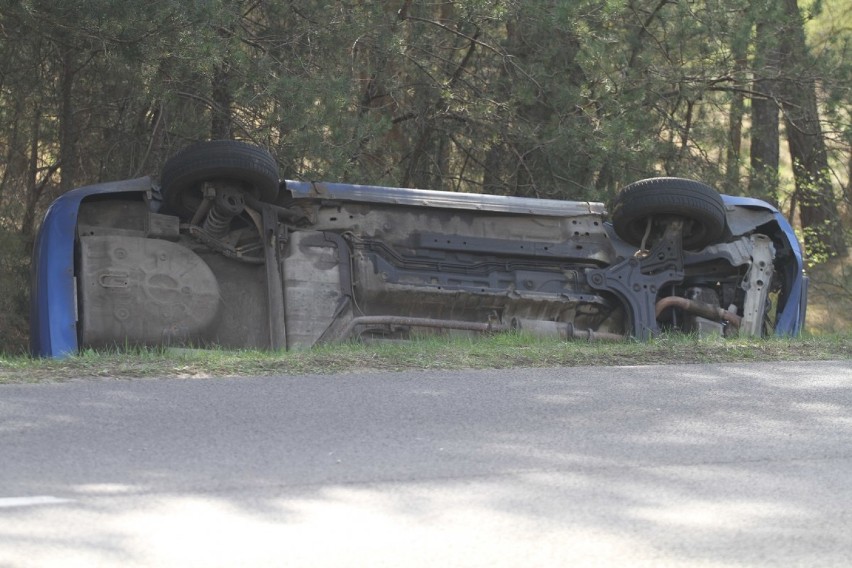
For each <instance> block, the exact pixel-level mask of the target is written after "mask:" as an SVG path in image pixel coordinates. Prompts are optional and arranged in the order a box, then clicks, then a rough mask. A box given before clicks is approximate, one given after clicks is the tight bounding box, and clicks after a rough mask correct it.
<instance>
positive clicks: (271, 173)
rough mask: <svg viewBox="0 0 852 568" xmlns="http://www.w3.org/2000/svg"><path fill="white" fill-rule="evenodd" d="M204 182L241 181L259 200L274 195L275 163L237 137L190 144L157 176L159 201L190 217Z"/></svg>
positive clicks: (266, 154) (271, 198) (167, 163)
mask: <svg viewBox="0 0 852 568" xmlns="http://www.w3.org/2000/svg"><path fill="white" fill-rule="evenodd" d="M208 181H231V182H237V183H241V184H243V185H244V186H245V188H246V191H247V192H249V193H250V194H251V195H253V196H254V197H256V198H257V199H260V200H261V201H267V202H271V201H274V200H275V198H276V197H277V196H278V184H279V179H278V163H277V162H276V161H275V158H273V157H272V155H271V154H270V153H269V152H267V151H266V150H264V149H263V148H259V147H257V146H253V145H251V144H246V143H245V142H239V141H237V140H211V141H209V142H201V143H199V144H195V145H194V146H190V147H188V148H186V149H184V150H182V151H181V152H180V153H178V154H176V155H174V156H172V157H171V158H169V160H168V161H167V162H166V165H165V166H164V167H163V171H162V174H161V175H160V188H161V190H162V193H163V201H164V202H165V204H166V207H167V208H168V210H169V211H171V212H173V213H175V214H177V215H179V216H180V217H183V218H185V219H187V218H190V217H192V215H193V214H194V213H195V210H196V209H197V208H198V206H199V205H200V203H201V200H202V198H203V196H202V193H201V190H202V184H203V183H204V182H208Z"/></svg>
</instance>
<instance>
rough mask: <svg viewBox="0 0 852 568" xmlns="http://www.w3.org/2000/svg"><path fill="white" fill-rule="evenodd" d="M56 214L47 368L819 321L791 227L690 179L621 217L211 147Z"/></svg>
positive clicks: (48, 270)
mask: <svg viewBox="0 0 852 568" xmlns="http://www.w3.org/2000/svg"><path fill="white" fill-rule="evenodd" d="M51 211H52V212H48V215H47V217H46V218H45V225H44V227H43V228H42V232H41V233H40V236H39V241H38V243H37V246H36V252H35V257H34V263H33V264H34V269H35V271H36V274H35V278H34V292H33V304H34V311H33V325H32V328H33V334H32V345H33V351H34V353H36V354H40V355H46V356H59V355H62V354H66V353H69V352H73V351H77V350H79V349H81V348H88V347H95V348H97V347H105V346H115V345H119V346H122V345H154V346H158V345H190V346H196V347H205V346H221V347H226V348H259V349H275V350H277V349H285V348H287V349H299V348H309V347H312V346H314V345H318V344H323V343H330V342H340V341H348V340H354V339H360V340H399V339H409V338H411V337H414V336H419V335H424V334H435V333H440V334H475V333H486V332H499V331H508V330H520V331H523V332H528V333H532V334H535V335H546V336H556V337H562V338H565V339H586V340H622V339H627V338H635V339H640V340H642V339H647V338H650V337H652V336H654V335H657V334H659V333H660V332H662V331H666V330H675V331H679V332H684V333H695V334H698V335H702V336H706V335H715V336H720V337H724V336H732V335H735V334H746V335H750V336H765V335H772V334H778V335H795V334H797V333H799V332H800V331H801V328H802V325H803V322H804V316H805V306H806V297H807V296H806V291H807V279H806V278H805V277H804V276H803V273H802V254H801V248H800V247H799V244H798V242H797V241H796V238H795V235H794V234H793V230H792V228H790V226H789V224H788V223H787V221H786V220H785V219H784V217H783V216H782V215H781V214H780V213H779V212H778V211H777V210H776V209H774V208H773V207H772V206H770V205H768V204H765V203H763V202H760V201H757V200H754V199H749V198H742V197H730V196H720V195H719V194H718V193H716V191H715V190H713V189H712V188H710V187H709V186H706V185H704V184H702V183H699V182H696V181H692V180H684V179H679V178H651V179H648V180H642V181H640V182H636V183H634V184H631V185H630V186H628V187H627V188H625V189H624V190H623V191H622V192H621V193H620V194H619V196H618V197H617V198H616V200H615V202H614V205H613V208H612V215H611V216H610V215H608V213H607V211H606V208H605V206H604V205H603V204H602V203H593V202H574V201H559V200H540V199H530V198H519V197H506V196H495V195H481V194H468V193H451V192H440V191H429V190H416V189H408V188H390V187H379V186H358V185H352V184H336V183H320V182H304V181H290V180H286V181H283V182H282V181H279V180H278V175H277V166H276V164H275V161H274V159H273V158H272V157H271V156H269V155H268V154H267V153H266V152H265V151H263V150H262V149H260V148H257V147H254V146H250V145H248V144H244V143H241V142H235V141H212V142H207V143H204V144H201V145H197V146H193V147H190V148H188V149H187V150H185V151H184V152H182V153H180V154H178V155H176V156H175V157H173V158H172V159H171V160H170V161H169V162H168V163H167V165H166V167H165V169H164V170H163V172H162V175H161V179H160V183H159V184H156V183H154V182H153V181H152V180H150V179H149V178H141V179H138V180H129V181H124V182H115V183H112V184H101V185H97V186H89V187H87V188H81V189H78V190H75V191H72V192H70V193H69V194H66V195H65V196H63V197H62V198H60V200H58V201H57V203H55V204H54V206H53V207H52V208H51ZM58 217H62V219H59V218H58ZM72 312H73V313H72Z"/></svg>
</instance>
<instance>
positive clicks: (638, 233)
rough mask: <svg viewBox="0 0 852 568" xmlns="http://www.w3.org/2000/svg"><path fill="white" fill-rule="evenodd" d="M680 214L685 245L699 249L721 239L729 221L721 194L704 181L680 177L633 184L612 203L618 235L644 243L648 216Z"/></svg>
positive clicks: (654, 179)
mask: <svg viewBox="0 0 852 568" xmlns="http://www.w3.org/2000/svg"><path fill="white" fill-rule="evenodd" d="M660 217H680V218H682V219H683V220H684V221H685V223H684V229H683V247H684V248H685V249H690V250H696V249H701V248H703V247H705V246H707V245H708V244H710V243H713V242H715V241H718V240H719V239H721V238H722V236H723V235H724V233H725V227H726V224H727V221H726V216H725V205H724V203H723V202H722V196H720V195H719V193H718V192H717V191H716V190H715V189H713V188H712V187H710V186H709V185H706V184H703V183H701V182H697V181H693V180H688V179H681V178H651V179H646V180H641V181H637V182H635V183H631V184H630V185H628V186H627V187H625V188H624V189H622V190H621V192H619V194H618V195H617V196H616V198H615V201H614V202H613V208H612V226H613V229H615V232H616V234H617V235H618V236H619V237H621V238H622V239H624V240H625V241H626V242H628V243H630V244H631V245H634V246H641V245H642V240H643V238H644V236H645V232H646V229H647V226H648V219H649V218H660Z"/></svg>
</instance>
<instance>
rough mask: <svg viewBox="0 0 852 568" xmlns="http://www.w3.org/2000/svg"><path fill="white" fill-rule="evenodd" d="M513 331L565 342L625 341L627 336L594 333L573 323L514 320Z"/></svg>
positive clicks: (601, 332)
mask: <svg viewBox="0 0 852 568" xmlns="http://www.w3.org/2000/svg"><path fill="white" fill-rule="evenodd" d="M512 329H517V330H522V331H528V332H529V333H532V334H533V335H538V336H542V337H559V338H560V339H565V340H585V341H624V340H625V339H626V337H625V336H623V335H621V334H618V333H608V332H604V331H592V330H591V329H578V328H576V327H574V324H573V323H572V322H562V321H542V320H531V319H522V318H514V319H513V320H512Z"/></svg>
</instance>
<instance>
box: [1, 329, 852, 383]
mask: <svg viewBox="0 0 852 568" xmlns="http://www.w3.org/2000/svg"><path fill="white" fill-rule="evenodd" d="M850 358H852V334H848V333H846V334H834V335H823V336H804V337H801V338H796V339H749V338H742V339H727V340H723V339H696V338H694V337H689V336H682V335H672V336H662V337H659V338H656V339H653V340H652V341H649V342H647V343H640V342H635V341H627V342H619V343H586V342H564V341H558V340H555V339H540V338H534V337H531V336H528V335H523V334H514V333H507V334H498V335H492V336H487V337H482V338H476V339H469V338H465V339H444V338H424V339H419V340H415V341H411V342H405V343H383V344H362V343H349V344H342V345H333V346H325V347H320V348H316V349H311V350H308V351H296V352H277V353H272V352H264V351H228V350H224V349H210V350H200V349H199V350H193V349H144V348H130V349H121V350H106V351H97V352H96V351H86V352H84V353H81V354H80V355H77V356H73V357H67V358H64V359H32V358H29V357H23V356H12V357H9V356H0V384H3V383H42V382H58V381H67V380H74V379H92V378H103V379H139V378H167V377H173V378H202V377H234V376H266V375H311V374H335V373H357V372H363V371H368V370H379V371H401V370H412V369H416V370H449V369H505V368H512V367H577V366H605V365H655V364H670V363H723V362H753V361H801V360H836V359H850Z"/></svg>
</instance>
